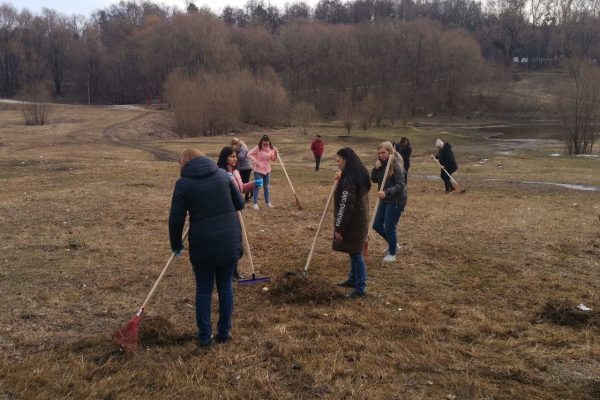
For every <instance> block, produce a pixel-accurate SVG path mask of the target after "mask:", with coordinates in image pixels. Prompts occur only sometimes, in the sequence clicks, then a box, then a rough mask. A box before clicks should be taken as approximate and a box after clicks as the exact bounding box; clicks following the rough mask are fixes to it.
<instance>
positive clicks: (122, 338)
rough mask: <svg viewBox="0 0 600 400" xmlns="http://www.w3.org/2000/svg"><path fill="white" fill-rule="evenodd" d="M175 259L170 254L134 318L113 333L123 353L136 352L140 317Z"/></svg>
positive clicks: (184, 235)
mask: <svg viewBox="0 0 600 400" xmlns="http://www.w3.org/2000/svg"><path fill="white" fill-rule="evenodd" d="M189 230H190V228H189V227H187V228H186V230H185V233H184V234H183V239H182V240H184V241H185V239H186V237H187V235H188V232H189ZM175 257H176V255H175V253H173V254H171V257H169V261H167V264H166V265H165V267H164V268H163V270H162V272H161V273H160V275H159V276H158V279H157V280H156V282H155V283H154V286H152V289H151V290H150V293H148V296H146V300H144V303H143V304H142V305H141V306H140V307H139V308H138V311H137V312H136V313H135V316H134V317H133V318H132V319H131V321H129V322H128V323H127V325H125V326H124V327H122V328H121V329H119V330H118V331H116V332H115V333H113V335H112V338H113V340H114V341H115V342H116V343H117V344H118V345H120V346H121V347H123V349H124V350H125V351H135V350H137V348H138V345H139V339H138V330H139V328H140V319H141V317H142V313H143V312H144V309H145V308H146V306H147V305H148V303H149V302H150V299H151V298H152V296H153V295H154V292H155V291H156V288H157V287H158V284H159V283H160V281H161V280H162V278H163V277H164V276H165V273H166V272H167V269H168V268H169V266H170V265H171V263H172V262H173V260H174V259H175Z"/></svg>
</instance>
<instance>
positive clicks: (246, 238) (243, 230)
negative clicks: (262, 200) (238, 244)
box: [237, 211, 255, 278]
mask: <svg viewBox="0 0 600 400" xmlns="http://www.w3.org/2000/svg"><path fill="white" fill-rule="evenodd" d="M237 215H238V218H239V219H240V225H241V226H242V235H243V237H244V247H245V248H246V251H247V252H248V258H249V259H250V269H251V270H252V277H253V278H254V275H255V272H254V262H253V261H252V253H251V252H250V242H249V241H248V234H247V233H246V226H245V225H244V219H243V218H242V212H241V211H238V212H237Z"/></svg>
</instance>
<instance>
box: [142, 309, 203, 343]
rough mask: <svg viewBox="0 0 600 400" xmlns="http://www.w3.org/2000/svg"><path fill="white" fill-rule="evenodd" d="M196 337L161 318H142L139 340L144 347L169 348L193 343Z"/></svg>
mask: <svg viewBox="0 0 600 400" xmlns="http://www.w3.org/2000/svg"><path fill="white" fill-rule="evenodd" d="M195 338H196V336H195V335H194V334H192V333H189V332H183V331H181V330H179V329H177V328H176V327H175V326H174V325H173V324H172V323H171V321H169V320H168V319H166V318H163V317H161V316H151V317H142V319H141V322H140V330H139V339H140V343H141V345H142V346H145V347H151V346H169V345H179V344H183V343H187V342H190V341H193V340H194V339H195Z"/></svg>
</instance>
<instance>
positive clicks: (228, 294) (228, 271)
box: [169, 149, 244, 347]
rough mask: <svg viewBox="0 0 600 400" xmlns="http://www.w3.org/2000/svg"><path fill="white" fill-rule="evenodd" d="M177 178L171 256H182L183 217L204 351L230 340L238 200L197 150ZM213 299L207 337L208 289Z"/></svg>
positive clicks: (182, 160) (239, 249)
mask: <svg viewBox="0 0 600 400" xmlns="http://www.w3.org/2000/svg"><path fill="white" fill-rule="evenodd" d="M179 164H180V166H181V178H179V180H177V183H176V184H175V189H174V191H173V198H172V201H171V213H170V215H169V236H170V241H171V251H173V252H174V253H175V254H177V255H180V254H181V252H182V250H183V242H182V240H181V234H182V231H183V226H184V223H185V218H186V215H187V214H189V221H190V230H189V236H188V243H189V253H190V261H191V263H192V267H193V270H194V275H195V277H196V323H197V325H198V345H199V346H201V347H206V346H210V345H211V344H212V342H213V339H214V340H215V341H216V342H221V343H223V342H227V341H229V340H230V339H231V336H230V331H231V325H232V314H233V287H232V284H231V280H232V277H233V271H234V269H235V268H236V266H237V262H238V260H239V259H240V258H241V257H242V254H243V246H242V229H241V225H240V221H239V219H238V216H237V211H239V210H241V209H243V208H244V198H243V197H242V195H241V193H240V191H239V190H238V188H237V187H236V185H235V184H234V182H233V181H232V180H231V179H230V178H229V176H228V175H227V172H225V170H223V169H221V168H218V167H217V164H215V162H214V161H212V160H211V159H210V158H208V157H206V156H205V155H204V154H202V153H200V152H199V151H197V150H193V149H188V150H186V151H184V152H183V153H182V154H181V156H180V157H179ZM215 282H216V284H217V292H218V295H219V321H218V324H217V334H216V335H215V336H214V338H213V337H212V336H211V335H212V328H211V323H210V309H211V299H212V291H213V287H214V285H215Z"/></svg>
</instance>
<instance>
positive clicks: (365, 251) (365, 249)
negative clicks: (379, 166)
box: [363, 152, 395, 257]
mask: <svg viewBox="0 0 600 400" xmlns="http://www.w3.org/2000/svg"><path fill="white" fill-rule="evenodd" d="M394 156H395V152H392V154H390V156H389V158H388V163H387V165H386V166H385V172H384V173H383V180H382V181H381V185H380V186H379V190H378V192H381V191H382V190H383V188H384V187H385V181H386V179H387V176H388V172H389V171H390V165H392V164H393V162H394ZM380 200H381V199H380V198H379V196H377V200H375V208H374V209H373V215H372V216H371V222H369V229H368V231H367V240H365V246H364V248H363V253H364V255H365V257H368V256H369V236H370V235H371V231H372V230H373V223H374V222H375V216H376V215H377V208H378V207H379V201H380Z"/></svg>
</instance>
